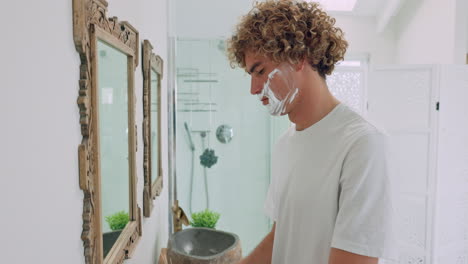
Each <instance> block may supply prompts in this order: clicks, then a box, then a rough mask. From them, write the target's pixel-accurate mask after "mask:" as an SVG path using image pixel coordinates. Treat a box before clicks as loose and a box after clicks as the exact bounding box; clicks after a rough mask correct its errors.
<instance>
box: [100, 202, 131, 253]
mask: <svg viewBox="0 0 468 264" xmlns="http://www.w3.org/2000/svg"><path fill="white" fill-rule="evenodd" d="M105 219H106V222H107V224H109V227H110V229H111V230H112V231H111V232H104V233H103V234H102V239H103V251H104V252H103V253H104V257H106V255H107V253H109V251H110V250H111V248H112V246H113V245H114V243H115V241H116V240H117V238H118V237H119V236H120V233H121V232H122V229H124V228H125V226H126V225H127V223H128V222H129V219H130V218H129V216H128V213H127V212H125V211H120V212H117V213H115V214H112V215H108V216H106V217H105Z"/></svg>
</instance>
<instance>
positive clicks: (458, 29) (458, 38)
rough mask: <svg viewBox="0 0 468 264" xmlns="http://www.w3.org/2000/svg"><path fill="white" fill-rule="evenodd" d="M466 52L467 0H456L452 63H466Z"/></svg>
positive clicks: (467, 39) (467, 33) (467, 31)
mask: <svg viewBox="0 0 468 264" xmlns="http://www.w3.org/2000/svg"><path fill="white" fill-rule="evenodd" d="M466 54H468V1H467V0H456V12H455V50H454V54H453V56H454V63H455V64H466V63H467V62H466Z"/></svg>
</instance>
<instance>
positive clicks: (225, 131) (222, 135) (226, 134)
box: [216, 125, 234, 144]
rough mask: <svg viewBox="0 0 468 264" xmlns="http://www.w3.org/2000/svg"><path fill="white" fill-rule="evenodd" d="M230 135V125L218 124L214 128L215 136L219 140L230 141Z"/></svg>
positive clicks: (232, 131) (225, 142)
mask: <svg viewBox="0 0 468 264" xmlns="http://www.w3.org/2000/svg"><path fill="white" fill-rule="evenodd" d="M232 137H234V129H233V128H232V127H231V126H230V125H220V126H219V127H218V129H216V138H217V139H218V140H219V142H221V143H224V144H227V143H229V142H231V140H232Z"/></svg>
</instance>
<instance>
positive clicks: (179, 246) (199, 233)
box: [167, 227, 242, 264]
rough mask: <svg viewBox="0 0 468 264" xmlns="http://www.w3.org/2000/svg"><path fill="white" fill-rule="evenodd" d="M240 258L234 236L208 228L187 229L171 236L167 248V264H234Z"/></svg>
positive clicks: (240, 254) (237, 239)
mask: <svg viewBox="0 0 468 264" xmlns="http://www.w3.org/2000/svg"><path fill="white" fill-rule="evenodd" d="M241 257H242V249H241V245H240V241H239V237H238V236H237V235H236V234H232V233H228V232H224V231H218V230H215V229H210V228H198V227H197V228H187V229H184V230H182V231H179V232H177V233H175V234H173V235H172V236H171V237H170V238H169V242H168V246H167V259H168V263H169V264H234V263H237V262H238V261H239V260H240V259H241Z"/></svg>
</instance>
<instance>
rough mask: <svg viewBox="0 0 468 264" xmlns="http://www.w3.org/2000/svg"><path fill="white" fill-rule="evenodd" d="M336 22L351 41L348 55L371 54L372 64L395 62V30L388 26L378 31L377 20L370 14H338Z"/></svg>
mask: <svg viewBox="0 0 468 264" xmlns="http://www.w3.org/2000/svg"><path fill="white" fill-rule="evenodd" d="M332 16H334V17H335V18H336V24H337V25H338V26H339V27H341V29H342V30H343V31H344V32H345V38H346V40H348V42H349V47H348V51H347V55H348V56H353V55H354V56H360V55H367V56H369V59H370V61H369V63H370V64H393V63H395V46H396V42H395V32H394V28H393V27H392V26H388V27H387V28H386V30H385V31H384V32H382V33H377V20H376V18H375V17H369V16H350V15H343V14H337V15H334V14H332Z"/></svg>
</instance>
